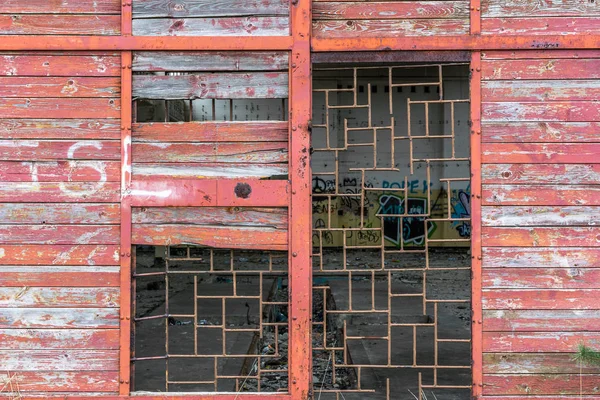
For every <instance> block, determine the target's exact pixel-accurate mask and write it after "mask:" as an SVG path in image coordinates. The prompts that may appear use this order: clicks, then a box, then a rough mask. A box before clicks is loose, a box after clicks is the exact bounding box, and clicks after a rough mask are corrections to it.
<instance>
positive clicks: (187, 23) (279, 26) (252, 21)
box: [133, 16, 290, 36]
mask: <svg viewBox="0 0 600 400" xmlns="http://www.w3.org/2000/svg"><path fill="white" fill-rule="evenodd" d="M289 33H290V28H289V18H287V17H256V16H251V17H217V18H182V19H170V18H151V19H134V20H133V34H134V35H136V36H287V35H289Z"/></svg>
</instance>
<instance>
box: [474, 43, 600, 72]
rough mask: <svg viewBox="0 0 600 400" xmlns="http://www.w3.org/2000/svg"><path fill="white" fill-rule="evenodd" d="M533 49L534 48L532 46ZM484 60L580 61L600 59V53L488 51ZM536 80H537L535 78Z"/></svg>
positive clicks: (590, 51)
mask: <svg viewBox="0 0 600 400" xmlns="http://www.w3.org/2000/svg"><path fill="white" fill-rule="evenodd" d="M532 47H533V46H532ZM481 57H482V59H484V60H519V59H540V58H542V59H553V60H554V59H558V58H568V59H580V58H600V51H599V50H597V49H574V50H573V49H570V50H569V49H561V48H559V49H556V48H549V49H543V48H534V49H529V50H527V51H523V50H518V49H516V50H512V51H511V50H488V51H486V52H484V53H482V54H481ZM534 79H535V78H534Z"/></svg>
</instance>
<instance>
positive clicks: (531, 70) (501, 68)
mask: <svg viewBox="0 0 600 400" xmlns="http://www.w3.org/2000/svg"><path fill="white" fill-rule="evenodd" d="M599 66H600V59H563V58H556V59H553V58H551V59H534V60H493V61H492V60H483V61H482V62H481V78H482V79H483V80H498V79H506V80H511V79H537V80H539V79H560V80H565V79H598V78H599V77H600V70H599V68H598V67H599Z"/></svg>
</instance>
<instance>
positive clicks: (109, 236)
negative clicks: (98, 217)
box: [0, 224, 120, 244]
mask: <svg viewBox="0 0 600 400" xmlns="http://www.w3.org/2000/svg"><path fill="white" fill-rule="evenodd" d="M119 232H120V228H119V226H118V225H70V224H69V225H48V224H45V225H0V243H2V244H24V243H27V244H119V243H120V237H119Z"/></svg>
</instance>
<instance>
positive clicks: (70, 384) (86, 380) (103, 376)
mask: <svg viewBox="0 0 600 400" xmlns="http://www.w3.org/2000/svg"><path fill="white" fill-rule="evenodd" d="M7 379H10V380H11V381H12V383H13V387H16V386H17V385H18V387H19V390H20V391H21V392H22V393H24V392H27V394H28V395H29V392H43V393H48V392H83V393H88V392H103V391H111V392H116V391H118V390H119V372H118V371H83V372H79V371H74V372H65V371H59V372H55V371H40V372H34V371H26V372H25V371H19V372H15V373H10V372H9V373H7V374H4V375H3V374H0V385H2V386H4V384H5V382H6V380H7Z"/></svg>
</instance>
